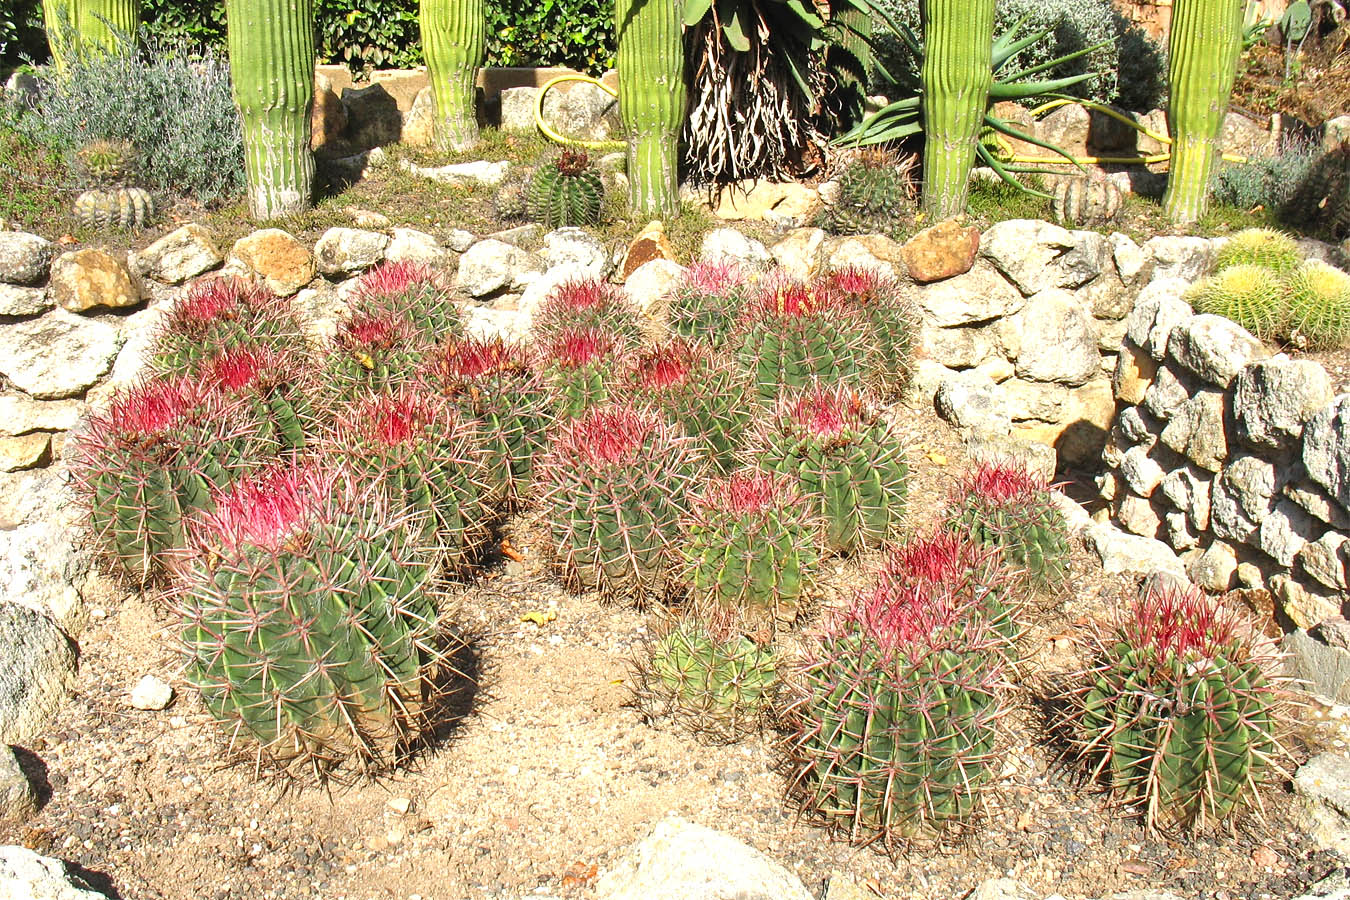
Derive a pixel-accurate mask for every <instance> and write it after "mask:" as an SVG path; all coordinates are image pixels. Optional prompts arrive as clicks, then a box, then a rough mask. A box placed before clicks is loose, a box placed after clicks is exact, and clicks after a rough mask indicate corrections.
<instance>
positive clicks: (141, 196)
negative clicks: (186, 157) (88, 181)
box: [75, 187, 155, 231]
mask: <svg viewBox="0 0 1350 900" xmlns="http://www.w3.org/2000/svg"><path fill="white" fill-rule="evenodd" d="M75 218H76V220H77V221H78V222H79V223H80V224H81V225H83V226H84V227H85V228H91V229H98V230H100V231H106V230H107V229H109V228H118V229H121V230H122V231H140V230H141V229H143V228H145V227H146V226H148V225H150V224H151V223H152V222H153V221H154V219H155V198H154V197H152V196H150V192H149V191H147V190H146V189H145V188H138V187H122V188H106V189H105V188H91V189H90V190H87V191H84V192H83V193H81V194H80V196H78V197H76V198H75Z"/></svg>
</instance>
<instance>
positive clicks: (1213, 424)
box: [1162, 391, 1228, 472]
mask: <svg viewBox="0 0 1350 900" xmlns="http://www.w3.org/2000/svg"><path fill="white" fill-rule="evenodd" d="M1223 398H1224V395H1223V394H1222V393H1221V392H1219V391H1197V392H1196V394H1195V396H1193V397H1191V398H1190V399H1189V400H1187V401H1186V402H1185V403H1182V404H1181V406H1180V407H1178V408H1177V411H1176V412H1175V413H1174V414H1173V415H1172V419H1171V421H1169V422H1168V423H1167V427H1165V428H1164V429H1163V431H1162V442H1163V444H1165V445H1166V446H1168V447H1170V448H1171V449H1172V450H1175V451H1176V452H1177V453H1180V454H1182V455H1184V456H1185V457H1186V458H1187V459H1189V460H1190V461H1191V462H1193V463H1195V464H1196V465H1197V466H1199V467H1200V468H1202V469H1208V470H1209V471H1211V472H1217V471H1219V469H1220V468H1221V467H1222V465H1223V461H1224V460H1225V459H1227V458H1228V436H1227V433H1226V432H1225V430H1224V410H1223Z"/></svg>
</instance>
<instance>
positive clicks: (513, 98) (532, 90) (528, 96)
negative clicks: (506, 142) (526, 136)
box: [500, 86, 539, 134]
mask: <svg viewBox="0 0 1350 900" xmlns="http://www.w3.org/2000/svg"><path fill="white" fill-rule="evenodd" d="M500 97H501V110H502V125H501V127H502V131H520V132H528V133H530V134H533V133H535V131H536V130H537V126H536V125H535V122H534V110H535V106H536V104H538V102H539V88H537V87H530V86H526V87H513V88H504V89H503V90H502V92H501V94H500Z"/></svg>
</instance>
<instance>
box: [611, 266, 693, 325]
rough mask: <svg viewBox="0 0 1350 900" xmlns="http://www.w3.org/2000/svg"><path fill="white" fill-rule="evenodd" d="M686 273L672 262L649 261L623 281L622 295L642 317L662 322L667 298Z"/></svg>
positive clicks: (664, 316)
mask: <svg viewBox="0 0 1350 900" xmlns="http://www.w3.org/2000/svg"><path fill="white" fill-rule="evenodd" d="M687 271H688V270H687V269H686V268H685V267H684V266H682V265H680V264H679V263H677V262H674V261H673V260H669V259H650V260H648V261H647V262H645V263H643V264H642V265H640V266H638V267H637V268H636V269H634V270H633V272H632V274H631V275H629V276H628V278H627V279H626V280H625V281H624V283H623V292H624V295H625V296H627V297H628V300H629V302H630V303H632V304H633V306H634V307H635V308H636V309H637V310H638V312H640V313H641V314H642V315H644V316H647V317H649V318H652V319H657V320H661V321H664V320H665V318H666V311H667V297H668V295H669V294H670V291H671V289H672V288H673V287H675V285H677V284H678V283H679V282H680V280H681V279H682V278H684V275H685V272H687Z"/></svg>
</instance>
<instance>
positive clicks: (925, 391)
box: [904, 356, 992, 406]
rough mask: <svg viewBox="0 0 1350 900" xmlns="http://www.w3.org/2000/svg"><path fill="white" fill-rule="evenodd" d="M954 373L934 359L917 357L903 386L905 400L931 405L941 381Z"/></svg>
mask: <svg viewBox="0 0 1350 900" xmlns="http://www.w3.org/2000/svg"><path fill="white" fill-rule="evenodd" d="M956 374H957V373H956V371H955V370H953V369H949V368H947V367H946V366H944V365H942V364H941V363H939V362H938V361H936V360H933V359H928V358H926V357H922V356H921V357H919V358H918V359H917V360H915V362H914V373H913V374H912V375H911V376H910V379H909V384H908V385H906V386H905V394H904V400H905V402H906V403H911V404H913V405H915V406H932V405H933V401H934V398H935V397H936V396H937V391H938V388H939V387H941V386H942V382H944V381H946V380H947V379H948V378H952V377H955V376H956ZM985 377H988V376H985ZM990 380H991V381H992V379H990Z"/></svg>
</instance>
